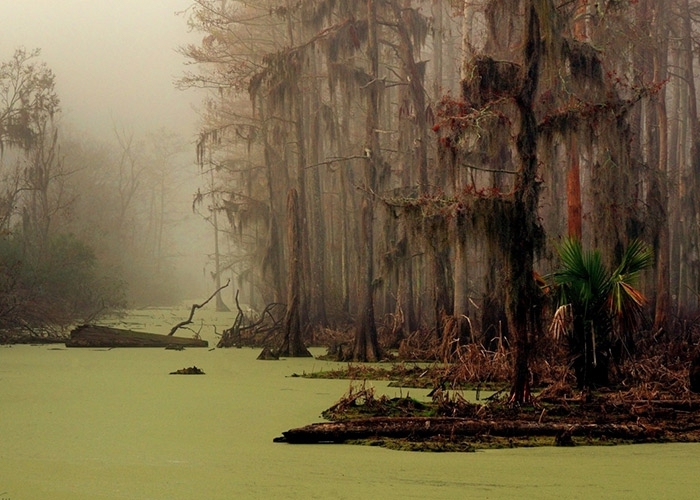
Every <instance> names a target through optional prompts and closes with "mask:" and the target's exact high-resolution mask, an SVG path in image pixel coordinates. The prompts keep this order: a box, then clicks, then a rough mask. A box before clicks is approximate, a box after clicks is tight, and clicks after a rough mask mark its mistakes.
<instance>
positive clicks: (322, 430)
mask: <svg viewBox="0 0 700 500" xmlns="http://www.w3.org/2000/svg"><path fill="white" fill-rule="evenodd" d="M662 434H663V431H662V430H661V429H660V428H658V427H649V426H642V425H638V424H626V425H623V424H595V423H585V424H567V423H538V422H527V421H495V420H473V419H466V418H454V417H437V418H435V417H372V418H366V419H357V420H347V421H342V422H321V423H315V424H310V425H307V426H304V427H299V428H296V429H290V430H288V431H286V432H283V433H282V437H278V438H275V442H285V443H290V444H317V443H344V442H346V441H351V440H360V439H373V438H393V439H411V440H418V441H420V440H426V439H430V438H434V437H437V436H442V437H445V438H450V439H454V438H466V437H480V436H495V437H504V438H517V437H535V436H551V437H558V436H577V437H579V436H580V437H590V438H608V439H623V440H630V441H645V440H652V439H658V438H660V437H661V436H662Z"/></svg>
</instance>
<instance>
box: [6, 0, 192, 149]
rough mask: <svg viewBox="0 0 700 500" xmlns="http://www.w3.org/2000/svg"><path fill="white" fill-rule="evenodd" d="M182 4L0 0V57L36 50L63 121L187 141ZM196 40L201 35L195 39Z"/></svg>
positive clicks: (183, 0) (105, 131) (182, 0)
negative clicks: (170, 134) (179, 85)
mask: <svg viewBox="0 0 700 500" xmlns="http://www.w3.org/2000/svg"><path fill="white" fill-rule="evenodd" d="M189 3H190V2H188V1H187V0H159V1H149V2H144V1H142V0H123V1H119V2H113V1H110V0H92V1H86V0H61V1H60V2H56V1H54V0H25V1H21V2H7V1H6V2H0V18H1V19H3V29H2V30H1V31H0V55H1V56H2V60H7V58H8V57H9V56H11V55H12V52H13V51H14V49H15V48H16V47H18V46H24V47H26V48H27V49H33V48H39V49H41V59H42V60H44V61H46V63H47V64H48V66H49V67H50V68H51V69H52V70H53V71H54V73H55V74H56V84H57V87H56V89H57V92H58V95H59V96H60V98H61V102H62V109H63V114H64V118H65V119H66V120H69V121H70V122H71V123H73V124H75V125H76V126H77V127H79V128H82V129H85V130H89V131H91V132H92V133H95V134H98V135H109V134H111V132H112V128H113V123H114V122H117V123H120V124H126V125H129V126H131V127H133V128H134V130H135V131H136V132H147V131H153V130H156V129H158V128H160V127H163V126H166V127H168V128H169V129H172V130H174V131H176V132H178V133H181V134H183V135H185V136H189V137H191V136H193V134H195V132H196V130H197V128H198V126H197V114H196V112H195V110H194V106H195V105H196V104H197V103H198V102H199V98H198V97H197V96H196V95H195V94H194V93H192V92H181V91H179V90H177V89H175V87H174V86H173V81H174V80H175V79H176V78H178V77H179V76H181V74H182V72H183V69H184V58H183V57H182V56H181V55H179V54H178V53H177V51H176V50H177V47H178V46H180V45H182V44H184V43H187V42H188V41H192V40H194V39H196V35H194V34H190V33H188V30H187V22H186V16H184V15H178V13H179V12H183V11H185V10H186V9H187V7H188V6H189ZM200 38H201V37H200Z"/></svg>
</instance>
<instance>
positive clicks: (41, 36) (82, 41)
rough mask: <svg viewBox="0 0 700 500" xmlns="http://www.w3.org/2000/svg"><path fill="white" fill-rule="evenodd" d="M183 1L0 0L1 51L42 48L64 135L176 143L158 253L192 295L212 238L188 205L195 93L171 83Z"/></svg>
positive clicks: (194, 175)
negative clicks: (168, 138)
mask: <svg viewBox="0 0 700 500" xmlns="http://www.w3.org/2000/svg"><path fill="white" fill-rule="evenodd" d="M189 3H190V2H188V0H167V1H166V0H158V1H146V2H144V1H143V0H123V1H119V2H114V1H111V0H109V1H106V0H97V1H95V0H90V1H86V0H62V1H60V2H57V1H55V0H26V1H21V2H10V1H4V2H0V18H2V19H3V29H2V30H1V31H0V61H3V62H4V61H8V60H9V59H10V58H11V57H12V55H13V53H14V51H15V50H16V49H17V48H21V47H23V48H26V49H27V50H28V51H31V50H33V49H39V50H40V51H41V52H40V55H39V57H38V58H37V61H38V62H44V63H46V65H47V67H48V68H49V69H50V70H51V71H52V72H53V73H54V74H55V91H56V94H57V95H58V97H59V99H60V111H61V113H60V118H59V126H58V128H59V130H60V133H61V136H62V138H64V140H65V138H67V137H68V138H70V137H73V138H76V137H79V138H80V140H81V141H82V142H83V143H91V142H92V143H95V144H101V143H109V144H111V145H112V147H113V148H114V151H116V152H117V153H118V152H119V149H120V146H119V145H118V144H119V140H118V135H120V136H121V140H122V141H124V140H133V143H134V144H137V143H142V142H148V140H149V139H148V137H149V134H153V133H156V132H158V133H163V132H168V133H173V134H176V135H177V136H178V138H179V140H180V141H181V142H182V144H180V145H179V146H178V148H179V149H180V152H179V153H178V154H177V155H175V156H173V157H171V158H170V159H169V160H168V161H169V162H170V163H171V165H168V168H171V169H172V170H177V172H178V174H177V175H174V176H172V177H171V178H170V179H169V185H168V189H169V194H168V197H169V202H168V203H169V206H168V213H167V221H165V222H164V224H167V226H166V228H165V232H166V236H165V240H164V246H166V249H167V250H166V254H165V255H166V256H167V258H168V259H170V262H171V264H174V265H175V267H176V269H177V272H178V273H182V274H183V275H184V276H186V278H185V279H184V280H182V282H183V284H184V287H186V288H188V289H186V290H184V291H183V294H185V295H186V296H192V297H198V296H200V295H201V294H202V293H206V292H205V290H208V289H209V288H210V287H211V279H210V278H205V276H207V275H209V269H208V268H207V266H208V260H209V257H208V255H207V254H208V253H211V249H210V246H211V245H210V240H211V239H212V238H211V230H210V228H209V227H208V226H207V224H206V223H205V222H204V221H203V219H202V217H201V216H200V215H197V214H193V213H192V208H191V203H192V198H193V195H194V193H195V192H197V189H198V184H199V172H198V167H197V166H196V165H195V153H194V151H195V138H196V135H197V131H198V129H199V123H198V115H197V111H196V109H195V108H196V106H197V105H198V103H199V102H200V101H201V95H198V94H197V92H196V91H181V90H178V89H176V88H175V85H174V82H175V81H176V80H177V79H178V78H179V77H181V76H182V74H183V72H184V70H185V59H184V57H183V56H182V55H180V54H179V53H178V52H177V49H178V47H179V46H181V45H184V44H186V43H189V42H192V41H194V40H196V39H197V36H196V35H194V34H191V33H189V32H188V29H187V16H186V15H185V14H184V11H185V10H186V9H187V8H188V6H189ZM199 38H200V39H201V36H200V37H199ZM115 145H116V146H115ZM64 149H65V148H64ZM121 149H124V148H123V147H122V148H121ZM113 156H114V155H113ZM117 156H118V155H117ZM115 161H116V160H115ZM7 162H8V160H7V159H6V160H5V163H6V164H7ZM69 168H70V167H69ZM142 197H143V194H142ZM190 286H191V289H189V287H190Z"/></svg>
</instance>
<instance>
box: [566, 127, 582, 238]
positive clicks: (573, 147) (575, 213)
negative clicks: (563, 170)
mask: <svg viewBox="0 0 700 500" xmlns="http://www.w3.org/2000/svg"><path fill="white" fill-rule="evenodd" d="M569 155H570V158H569V173H568V175H567V179H566V205H567V208H568V213H567V221H568V227H569V237H572V238H576V239H578V240H581V237H582V234H583V218H582V215H581V212H582V203H581V162H580V156H579V151H578V137H577V136H576V132H575V131H573V132H571V135H570V138H569Z"/></svg>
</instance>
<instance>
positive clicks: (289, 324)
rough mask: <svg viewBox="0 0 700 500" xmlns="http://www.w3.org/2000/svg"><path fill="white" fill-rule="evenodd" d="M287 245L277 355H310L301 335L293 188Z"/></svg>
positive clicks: (298, 241)
mask: <svg viewBox="0 0 700 500" xmlns="http://www.w3.org/2000/svg"><path fill="white" fill-rule="evenodd" d="M287 217H288V219H289V223H288V226H287V247H288V249H289V277H288V279H287V287H288V290H287V313H286V315H285V317H284V336H283V339H282V345H281V346H280V348H279V350H278V353H277V354H278V355H279V356H290V357H310V356H311V353H310V352H309V351H308V349H307V348H306V346H304V342H303V340H302V337H303V323H302V319H301V315H300V313H299V308H300V293H301V292H300V289H301V277H302V263H301V253H302V245H301V234H300V233H301V231H300V222H299V217H300V216H299V196H298V194H297V192H296V190H295V189H290V190H289V193H288V195H287Z"/></svg>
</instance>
